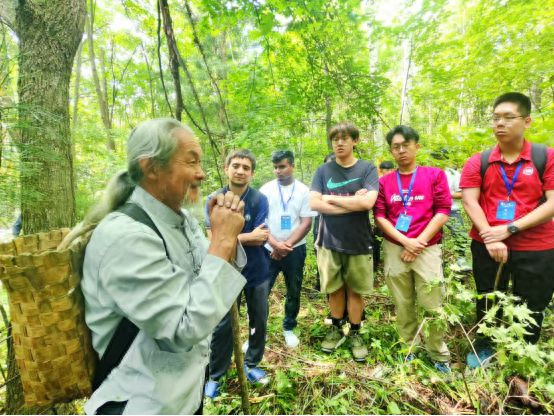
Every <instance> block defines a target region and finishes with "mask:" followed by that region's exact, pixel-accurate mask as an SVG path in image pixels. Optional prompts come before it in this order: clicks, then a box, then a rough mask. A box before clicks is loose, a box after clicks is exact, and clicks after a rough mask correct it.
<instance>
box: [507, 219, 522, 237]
mask: <svg viewBox="0 0 554 416" xmlns="http://www.w3.org/2000/svg"><path fill="white" fill-rule="evenodd" d="M508 232H509V233H510V234H512V235H514V234H516V233H518V232H519V228H517V226H516V225H515V224H514V223H513V222H512V223H510V224H508Z"/></svg>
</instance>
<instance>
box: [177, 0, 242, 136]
mask: <svg viewBox="0 0 554 416" xmlns="http://www.w3.org/2000/svg"><path fill="white" fill-rule="evenodd" d="M185 9H186V11H187V17H188V20H189V23H190V26H191V28H192V36H193V39H194V44H195V45H196V47H197V48H198V51H199V52H200V55H201V56H202V62H203V63H204V66H205V67H206V72H207V73H208V76H209V77H210V81H211V84H212V87H213V89H214V91H215V92H216V94H217V98H218V100H219V105H220V106H221V111H223V116H224V117H225V122H226V124H227V131H228V132H229V135H230V136H231V138H232V137H233V131H232V129H231V123H230V122H229V115H228V114H227V109H226V107H225V101H224V100H223V97H222V96H221V90H220V89H219V85H218V84H217V81H216V79H215V77H214V75H213V74H212V71H211V70H210V65H208V59H207V58H206V53H205V52H204V48H203V47H202V44H201V43H200V39H199V37H198V33H197V31H196V23H195V21H194V17H193V15H192V11H191V9H190V6H189V3H188V1H187V0H185Z"/></svg>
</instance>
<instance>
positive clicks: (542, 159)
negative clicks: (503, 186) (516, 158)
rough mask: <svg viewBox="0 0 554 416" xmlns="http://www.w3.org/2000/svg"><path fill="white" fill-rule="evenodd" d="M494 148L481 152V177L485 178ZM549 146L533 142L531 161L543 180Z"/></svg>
mask: <svg viewBox="0 0 554 416" xmlns="http://www.w3.org/2000/svg"><path fill="white" fill-rule="evenodd" d="M491 152H492V148H490V149H487V150H484V151H483V152H481V179H484V178H485V172H486V171H487V169H488V167H489V156H490V155H491ZM546 152H547V147H546V146H545V145H544V144H539V143H531V161H532V162H533V165H535V168H536V169H537V172H538V174H539V179H540V180H541V182H542V176H543V174H544V169H545V168H546V158H547V154H546Z"/></svg>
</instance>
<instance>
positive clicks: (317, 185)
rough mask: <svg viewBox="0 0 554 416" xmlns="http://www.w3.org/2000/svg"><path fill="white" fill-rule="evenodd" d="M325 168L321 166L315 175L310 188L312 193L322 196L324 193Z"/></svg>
mask: <svg viewBox="0 0 554 416" xmlns="http://www.w3.org/2000/svg"><path fill="white" fill-rule="evenodd" d="M322 179H323V166H320V167H318V168H317V170H316V171H315V174H314V178H313V180H312V186H311V188H310V191H314V192H319V193H320V194H322V193H323V190H324V189H323V180H322Z"/></svg>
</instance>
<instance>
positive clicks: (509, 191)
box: [500, 160, 523, 199]
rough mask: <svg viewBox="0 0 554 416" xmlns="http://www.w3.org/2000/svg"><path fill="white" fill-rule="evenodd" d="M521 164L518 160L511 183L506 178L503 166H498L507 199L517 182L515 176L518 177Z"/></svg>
mask: <svg viewBox="0 0 554 416" xmlns="http://www.w3.org/2000/svg"><path fill="white" fill-rule="evenodd" d="M522 163H523V160H520V161H519V163H518V164H517V168H516V171H515V172H514V176H513V177H512V183H510V181H509V180H508V176H506V170H505V169H504V165H502V164H500V172H501V173H502V179H504V184H505V185H506V191H508V199H510V195H511V194H512V190H513V189H514V185H515V183H516V181H517V175H519V171H520V170H521V164H522Z"/></svg>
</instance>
